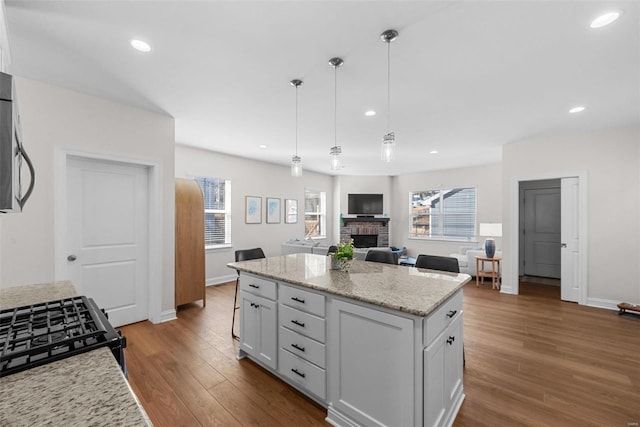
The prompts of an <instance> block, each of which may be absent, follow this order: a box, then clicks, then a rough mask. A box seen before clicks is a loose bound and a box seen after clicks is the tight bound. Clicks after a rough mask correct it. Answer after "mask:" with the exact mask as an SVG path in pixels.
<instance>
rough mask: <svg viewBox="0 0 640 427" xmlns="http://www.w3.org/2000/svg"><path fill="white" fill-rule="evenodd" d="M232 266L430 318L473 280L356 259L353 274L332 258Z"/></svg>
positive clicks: (305, 257)
mask: <svg viewBox="0 0 640 427" xmlns="http://www.w3.org/2000/svg"><path fill="white" fill-rule="evenodd" d="M227 266H228V267H230V268H233V269H236V270H240V271H243V272H246V273H250V274H255V275H259V276H263V277H268V278H271V279H274V280H279V281H283V282H288V283H293V284H296V285H300V286H304V287H308V288H311V289H316V290H320V291H324V292H328V293H331V294H334V295H339V296H342V297H346V298H350V299H354V300H357V301H362V302H366V303H370V304H374V305H378V306H381V307H386V308H389V309H392V310H398V311H402V312H405V313H409V314H413V315H416V316H421V317H425V316H427V315H428V314H429V313H431V312H432V311H433V310H435V309H436V308H437V307H438V306H439V305H440V304H442V303H443V302H444V301H446V300H447V299H448V298H449V297H451V296H452V295H453V294H455V293H456V292H457V291H458V290H459V289H460V288H462V287H463V286H464V285H465V284H466V283H467V282H469V281H470V280H471V276H469V275H468V274H458V273H447V272H442V271H435V270H426V269H421V268H414V267H405V266H398V265H390V264H382V263H376V262H370V261H360V260H353V264H352V267H351V270H350V271H349V272H348V273H347V272H344V271H339V270H331V258H330V257H327V256H322V255H313V254H307V253H303V254H291V255H283V256H278V257H269V258H262V259H256V260H250V261H242V262H234V263H229V264H227Z"/></svg>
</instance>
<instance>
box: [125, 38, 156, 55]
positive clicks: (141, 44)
mask: <svg viewBox="0 0 640 427" xmlns="http://www.w3.org/2000/svg"><path fill="white" fill-rule="evenodd" d="M129 43H130V44H131V47H132V48H134V49H135V50H139V51H140V52H145V53H146V52H151V46H149V43H147V42H145V41H142V40H138V39H131V41H130V42H129Z"/></svg>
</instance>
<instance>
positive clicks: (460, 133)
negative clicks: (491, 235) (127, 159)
mask: <svg viewBox="0 0 640 427" xmlns="http://www.w3.org/2000/svg"><path fill="white" fill-rule="evenodd" d="M5 5H6V12H7V19H8V33H9V42H10V46H11V56H12V72H13V73H14V74H16V75H18V76H22V77H26V78H30V79H34V80H40V81H44V82H48V83H51V84H54V85H59V86H63V87H67V88H70V89H73V90H77V91H81V92H85V93H89V94H93V95H96V96H100V97H104V98H107V99H111V100H114V101H117V102H121V103H125V104H130V105H133V106H137V107H141V108H144V109H149V110H153V111H158V112H164V113H166V114H169V115H171V116H173V117H175V121H176V142H177V143H180V144H185V145H192V146H197V147H203V148H207V149H211V150H214V151H219V152H225V153H230V154H234V155H239V156H243V157H250V158H256V159H260V160H264V161H268V162H273V163H280V164H283V165H287V164H289V161H290V159H291V155H292V154H294V151H295V89H294V88H293V87H292V86H290V85H289V81H290V80H291V79H294V78H299V79H302V80H303V81H304V85H303V86H301V87H300V89H298V97H299V98H298V99H299V109H298V114H299V120H298V129H299V131H298V135H299V148H298V154H299V155H300V156H301V157H302V161H303V165H304V169H305V170H313V171H317V172H322V173H331V171H330V170H329V148H330V147H331V146H332V145H333V144H334V70H333V68H331V67H330V66H329V65H328V60H329V59H330V58H332V57H334V56H339V57H341V58H343V59H344V61H345V63H344V65H343V66H342V67H341V68H339V69H338V97H337V98H338V99H337V104H338V109H337V121H338V123H337V140H338V141H337V142H338V145H341V146H342V151H343V163H344V168H343V169H342V170H341V171H339V174H344V175H399V174H405V173H411V172H419V171H428V170H435V169H446V168H454V167H463V166H469V165H476V164H484V163H493V162H499V161H500V157H501V146H502V145H503V144H507V143H510V142H514V141H518V140H521V139H523V138H529V137H533V136H543V135H555V134H567V133H574V132H590V131H594V130H599V129H606V128H610V127H617V126H626V125H632V124H640V32H639V31H640V15H639V4H638V2H636V1H633V2H610V1H584V2H583V1H564V2H559V1H557V2H552V1H530V2H521V1H511V2H505V1H496V2H492V1H475V2H469V1H465V2H457V1H456V2H453V1H449V2H444V1H438V2H435V1H434V2H431V1H295V2H294V1H257V2H248V1H55V0H53V1H14V0H7V1H6V2H5ZM611 9H618V10H622V11H623V14H622V16H621V17H620V19H618V20H617V21H616V22H614V23H613V24H612V25H610V26H607V27H604V28H601V29H597V30H593V29H590V28H589V23H590V22H591V20H592V19H593V18H595V17H596V16H598V15H599V14H601V13H602V12H605V11H608V10H611ZM389 28H394V29H396V30H398V31H399V33H400V35H399V37H398V39H397V40H396V41H395V42H393V43H392V45H391V128H392V129H391V130H393V131H395V133H396V139H397V142H398V147H397V158H396V159H395V160H394V161H393V162H391V163H384V162H382V161H381V160H380V142H381V139H382V136H383V134H385V133H386V131H387V123H386V121H387V120H386V118H387V104H386V96H387V84H386V82H387V74H386V73H387V45H386V44H385V43H382V42H381V40H380V37H379V36H380V33H381V32H382V31H384V30H386V29H389ZM131 38H141V39H144V40H146V41H148V42H149V43H150V44H151V45H152V47H153V51H152V53H150V54H142V53H140V52H137V51H134V50H133V49H131V48H130V47H129V44H128V42H129V39H131ZM575 105H584V106H585V107H586V110H585V111H584V112H582V113H580V114H573V115H572V114H569V113H568V110H569V109H570V108H571V107H573V106H575ZM368 109H374V110H376V111H377V112H378V115H377V116H375V117H373V118H370V117H365V116H364V112H365V111H366V110H368ZM260 144H266V145H268V148H267V149H260V148H258V146H259V145H260ZM603 149H604V147H603ZM431 150H438V151H439V154H436V155H430V154H429V151H431Z"/></svg>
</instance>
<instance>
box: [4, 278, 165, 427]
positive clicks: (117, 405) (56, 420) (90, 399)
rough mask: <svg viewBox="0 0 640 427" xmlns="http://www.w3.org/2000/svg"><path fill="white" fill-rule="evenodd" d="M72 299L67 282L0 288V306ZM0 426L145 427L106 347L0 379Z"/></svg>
mask: <svg viewBox="0 0 640 427" xmlns="http://www.w3.org/2000/svg"><path fill="white" fill-rule="evenodd" d="M75 295H77V293H76V290H75V288H74V287H73V284H71V283H70V282H56V283H43V284H39V285H29V286H19V287H15V288H5V289H0V308H2V309H5V308H12V307H18V306H21V305H27V304H36V303H40V302H45V301H51V300H54V299H59V298H68V297H72V296H75ZM0 425H1V426H12V427H18V426H25V427H26V426H83V427H84V426H131V427H133V426H151V425H152V424H151V421H150V420H149V418H148V417H147V414H146V413H145V412H144V409H142V406H140V403H139V401H138V399H137V398H136V396H135V394H134V393H133V391H132V390H131V388H130V387H129V383H128V382H127V380H126V379H125V377H124V375H123V373H122V370H121V369H120V366H119V365H118V362H117V361H116V359H115V358H114V357H113V354H112V353H111V350H109V349H108V348H99V349H97V350H93V351H89V352H87V353H82V354H79V355H76V356H72V357H68V358H66V359H62V360H59V361H57V362H52V363H49V364H46V365H42V366H38V367H36V368H32V369H28V370H26V371H22V372H18V373H15V374H12V375H8V376H6V377H2V378H1V379H0Z"/></svg>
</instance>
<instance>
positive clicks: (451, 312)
mask: <svg viewBox="0 0 640 427" xmlns="http://www.w3.org/2000/svg"><path fill="white" fill-rule="evenodd" d="M457 312H458V310H451V311H450V312H448V313H447V317H448V318H449V319H451V318H452V317H453V316H455V315H456V313H457Z"/></svg>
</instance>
